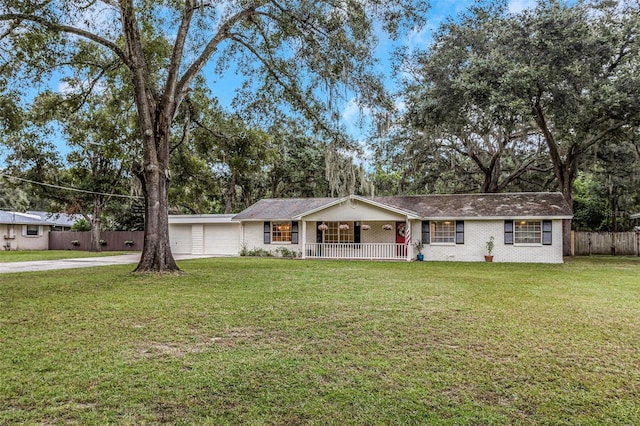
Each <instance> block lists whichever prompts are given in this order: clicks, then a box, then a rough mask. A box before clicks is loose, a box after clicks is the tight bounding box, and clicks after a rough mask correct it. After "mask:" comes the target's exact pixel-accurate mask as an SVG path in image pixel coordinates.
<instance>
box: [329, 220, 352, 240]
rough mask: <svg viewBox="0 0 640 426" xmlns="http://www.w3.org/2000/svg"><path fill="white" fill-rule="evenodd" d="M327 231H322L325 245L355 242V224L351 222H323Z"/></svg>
mask: <svg viewBox="0 0 640 426" xmlns="http://www.w3.org/2000/svg"><path fill="white" fill-rule="evenodd" d="M324 223H325V224H326V225H327V227H328V228H327V230H326V231H324V242H325V243H353V242H355V233H354V230H355V224H354V223H353V222H324Z"/></svg>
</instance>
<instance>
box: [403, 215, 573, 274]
mask: <svg viewBox="0 0 640 426" xmlns="http://www.w3.org/2000/svg"><path fill="white" fill-rule="evenodd" d="M414 229H415V228H414ZM413 235H416V232H413ZM418 235H420V234H418ZM491 236H493V238H494V242H495V247H494V249H493V261H494V262H519V263H562V261H563V259H562V221H561V220H554V221H553V230H552V243H553V244H551V245H546V246H543V245H529V246H518V245H505V244H504V221H503V220H495V221H492V220H483V221H479V220H477V221H472V220H465V222H464V244H448V245H439V244H426V245H425V248H424V250H423V253H424V258H425V260H441V261H464V262H483V261H484V256H485V254H487V253H486V243H487V241H488V240H489V238H490V237H491ZM418 238H419V237H418ZM416 239H417V238H414V241H415V240H416Z"/></svg>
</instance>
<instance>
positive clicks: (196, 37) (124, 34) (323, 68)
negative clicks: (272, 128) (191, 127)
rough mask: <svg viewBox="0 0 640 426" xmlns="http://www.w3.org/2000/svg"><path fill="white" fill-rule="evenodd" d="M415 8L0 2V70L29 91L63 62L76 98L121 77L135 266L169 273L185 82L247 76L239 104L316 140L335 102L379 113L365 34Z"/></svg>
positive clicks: (417, 10)
mask: <svg viewBox="0 0 640 426" xmlns="http://www.w3.org/2000/svg"><path fill="white" fill-rule="evenodd" d="M426 8H427V3H426V2H424V1H419V0H416V1H413V0H398V1H396V2H386V1H383V0H371V1H367V2H360V1H345V2H333V1H307V0H297V1H288V2H280V1H275V0H271V1H269V0H255V1H246V0H238V1H213V2H207V3H205V2H200V1H196V0H187V1H184V2H173V1H157V2H150V1H146V0H144V1H143V0H140V1H134V0H119V1H117V0H102V1H97V0H75V1H72V0H51V1H47V2H30V1H27V2H15V1H13V0H2V1H1V2H0V11H1V12H0V22H1V23H2V24H1V27H0V28H1V37H2V40H3V44H4V47H5V49H4V50H5V52H6V53H5V56H4V57H3V62H4V63H3V64H0V65H1V66H3V67H4V68H8V67H12V68H11V69H12V70H14V72H13V76H14V77H20V78H22V79H23V81H25V82H28V84H27V85H29V86H30V85H31V84H33V81H38V80H41V79H43V78H49V77H50V76H51V75H52V74H51V73H52V71H53V70H60V67H65V66H66V65H67V64H74V67H75V69H78V70H79V71H78V72H77V76H78V79H79V81H82V82H83V83H84V85H85V87H86V88H87V89H88V90H90V89H95V88H96V87H97V82H98V81H99V79H100V78H102V77H104V76H107V77H108V76H111V75H113V74H115V73H120V70H122V69H124V70H125V73H124V74H123V77H122V78H123V82H124V81H126V84H128V85H129V87H130V88H131V93H132V98H133V99H134V101H135V105H136V112H137V126H138V129H139V132H140V147H141V149H140V153H141V154H140V156H139V157H137V158H135V160H136V163H137V166H134V172H135V173H136V174H137V176H138V178H139V179H140V180H141V182H142V188H143V192H144V196H145V243H144V248H143V253H142V257H141V260H140V263H139V265H138V267H137V270H138V271H170V270H177V269H178V268H177V265H176V263H175V261H174V259H173V255H172V254H171V250H170V247H169V237H168V200H167V198H168V191H169V183H170V179H171V170H170V164H169V157H170V156H169V154H170V145H169V141H170V136H171V132H172V130H173V129H172V125H173V124H174V118H175V117H176V115H177V114H178V113H179V109H180V107H181V106H183V101H184V100H185V99H186V98H187V97H188V96H189V94H190V89H191V87H192V84H193V82H194V79H195V78H196V76H198V75H200V74H201V73H202V72H203V71H204V70H205V67H206V66H208V65H210V66H211V69H212V70H213V71H211V72H216V73H218V74H220V73H225V72H235V73H237V74H241V75H245V76H249V77H253V79H247V80H245V84H244V86H243V89H244V90H242V93H241V96H240V97H239V98H238V99H239V102H242V103H244V104H245V105H248V106H252V107H254V108H257V109H258V110H261V111H268V110H269V109H270V110H272V111H273V110H274V109H281V106H282V105H283V104H286V105H287V108H289V109H290V110H291V111H296V112H297V113H298V114H299V115H300V117H302V118H304V119H306V120H308V121H309V122H310V123H313V129H314V130H315V131H316V132H320V133H325V134H327V135H329V134H331V135H336V134H338V133H337V132H336V131H337V130H339V126H337V125H336V122H335V121H332V117H335V115H336V113H337V111H338V107H339V105H340V101H341V100H344V99H345V97H346V95H347V94H350V93H352V94H353V96H354V97H356V98H357V100H358V102H359V103H361V104H363V105H371V106H379V105H382V106H386V105H390V102H389V101H388V100H387V99H386V96H385V94H384V90H383V88H382V85H381V83H380V79H379V78H378V76H376V75H375V74H374V73H373V72H372V69H373V67H372V66H373V64H374V62H375V60H374V57H373V55H372V53H373V50H374V47H375V43H376V40H377V37H376V34H377V33H378V31H379V30H381V29H382V30H384V31H386V32H387V33H388V34H389V35H390V36H391V37H392V38H395V37H398V36H400V35H401V34H402V33H403V31H405V30H407V29H410V28H411V27H412V26H413V25H414V24H415V23H420V22H421V21H422V20H423V19H424V16H425V12H426ZM96 50H97V51H99V54H96ZM79 65H83V66H82V67H79ZM207 72H209V71H207ZM213 96H214V97H215V93H213Z"/></svg>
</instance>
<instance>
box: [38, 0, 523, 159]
mask: <svg viewBox="0 0 640 426" xmlns="http://www.w3.org/2000/svg"><path fill="white" fill-rule="evenodd" d="M473 3H474V0H461V1H451V0H432V3H431V9H430V11H429V13H428V16H427V22H428V24H427V26H426V27H425V28H423V29H422V30H421V31H419V32H413V33H411V34H409V36H408V37H407V38H406V39H405V40H403V41H402V43H404V44H405V45H407V46H409V48H425V47H426V46H428V45H429V44H430V42H431V40H432V34H433V32H434V31H435V30H436V29H437V28H438V26H439V25H440V24H441V23H442V22H443V21H445V20H446V19H447V18H448V17H455V16H456V15H458V14H460V13H462V12H464V11H465V10H466V9H467V7H468V6H470V5H471V4H473ZM508 4H509V10H510V12H520V11H522V10H524V9H526V8H531V7H533V6H535V0H510V1H509V3H508ZM392 48H393V46H392V44H391V42H390V41H389V40H386V39H381V40H380V43H379V46H378V49H377V57H378V60H379V65H378V67H379V68H378V70H377V71H378V72H380V73H382V74H384V76H385V85H386V86H387V88H388V89H389V90H391V91H393V90H394V88H395V81H394V80H393V79H392V77H391V75H392V70H391V64H390V55H391V51H392ZM210 83H211V85H212V90H213V93H214V94H215V95H216V96H217V97H218V100H219V101H220V104H221V105H222V106H223V107H225V108H227V109H229V110H230V109H231V101H232V100H233V97H234V95H235V90H236V89H237V88H238V87H239V86H240V84H241V83H242V80H241V79H240V78H239V77H237V76H235V74H234V72H233V69H232V68H231V69H230V70H229V71H228V73H227V75H225V76H224V77H223V78H218V77H216V78H214V79H211V80H210ZM51 85H52V86H55V85H57V89H58V90H61V91H62V90H67V89H68V88H67V87H65V85H64V84H60V83H59V82H57V81H52V82H51ZM52 88H53V87H52ZM397 104H400V105H401V100H400V99H398V100H397ZM363 115H364V117H365V118H366V117H367V111H361V110H360V108H359V107H358V106H357V105H356V104H355V102H353V100H352V101H350V102H347V104H346V105H345V106H344V108H343V109H342V114H341V119H342V122H343V124H344V125H345V127H346V128H347V131H348V132H349V134H350V135H351V136H352V137H353V138H354V139H356V140H360V141H361V142H364V139H365V138H366V134H365V132H364V131H363V129H361V128H360V126H359V123H360V122H361V120H360V118H361V117H362V116H363ZM365 123H366V120H365ZM54 138H56V139H59V142H57V145H58V146H59V147H60V150H61V151H62V152H63V153H64V152H67V151H68V148H67V147H66V144H65V142H64V140H63V139H62V138H61V137H59V136H58V137H56V136H54Z"/></svg>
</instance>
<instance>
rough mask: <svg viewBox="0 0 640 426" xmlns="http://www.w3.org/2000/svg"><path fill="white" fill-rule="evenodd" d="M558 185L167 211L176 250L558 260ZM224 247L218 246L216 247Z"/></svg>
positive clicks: (566, 211) (561, 206)
mask: <svg viewBox="0 0 640 426" xmlns="http://www.w3.org/2000/svg"><path fill="white" fill-rule="evenodd" d="M571 218H572V213H571V209H570V207H569V205H568V204H567V202H566V201H565V199H564V197H563V196H562V194H560V193H512V194H471V195H422V196H394V197H373V198H367V197H361V196H349V197H345V198H306V199H300V198H298V199H265V200H260V201H258V202H257V203H256V204H254V205H252V206H251V207H249V208H248V209H246V210H244V211H243V212H241V213H239V214H237V215H235V216H232V215H192V216H170V217H169V224H170V225H169V226H170V228H169V234H170V238H171V245H172V249H173V250H174V252H176V253H194V254H196V253H203V254H238V253H239V251H240V248H241V246H242V245H244V246H246V247H247V248H248V249H253V248H263V249H267V250H275V249H277V248H278V247H286V248H287V249H289V250H294V251H296V252H299V253H300V256H301V257H303V258H314V259H316V258H323V259H326V258H336V259H372V260H373V259H400V260H411V259H414V258H415V256H416V254H417V251H416V250H415V247H414V243H415V242H416V241H417V240H421V241H423V242H424V244H425V248H424V250H423V253H424V255H425V260H448V261H481V260H483V259H484V255H485V254H487V253H486V242H487V241H488V240H489V239H490V238H491V237H492V236H493V237H494V239H495V248H494V252H493V255H494V258H495V261H496V262H542V263H561V262H562V261H563V256H562V243H563V241H562V221H563V220H565V219H571ZM223 252H224V253H223Z"/></svg>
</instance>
